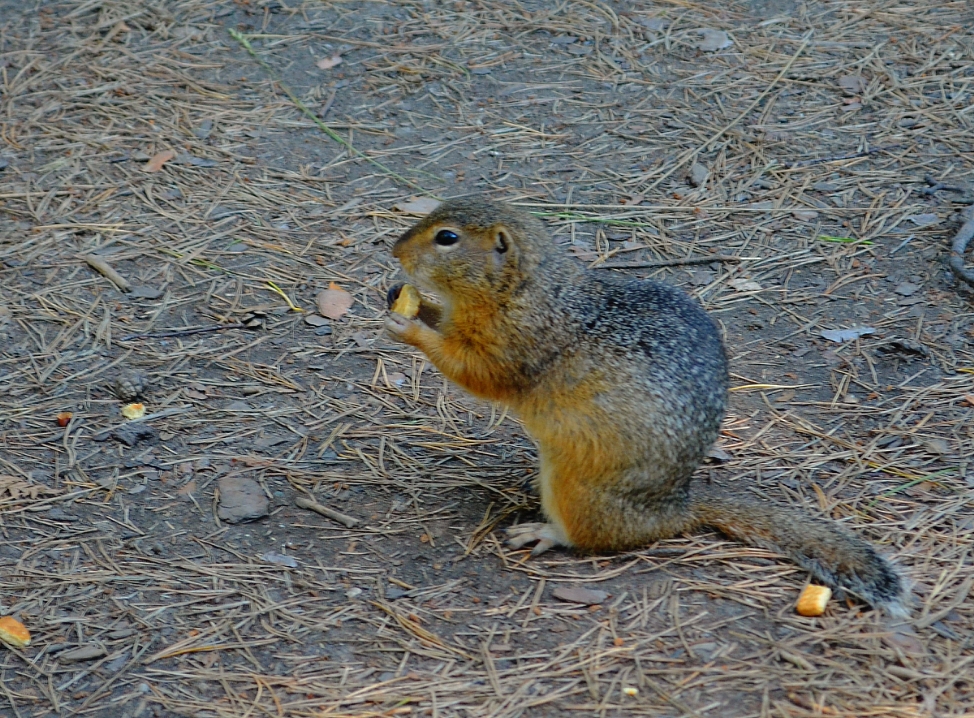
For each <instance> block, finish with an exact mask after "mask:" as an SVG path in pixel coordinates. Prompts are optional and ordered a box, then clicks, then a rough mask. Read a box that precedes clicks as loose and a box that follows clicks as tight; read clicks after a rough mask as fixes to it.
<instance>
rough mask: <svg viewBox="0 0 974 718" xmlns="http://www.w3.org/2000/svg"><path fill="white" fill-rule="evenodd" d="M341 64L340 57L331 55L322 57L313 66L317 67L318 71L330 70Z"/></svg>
mask: <svg viewBox="0 0 974 718" xmlns="http://www.w3.org/2000/svg"><path fill="white" fill-rule="evenodd" d="M341 64H342V56H341V55H332V56H331V57H323V58H321V59H320V60H318V62H316V63H315V65H317V66H318V69H319V70H330V69H331V68H333V67H335V66H337V65H341Z"/></svg>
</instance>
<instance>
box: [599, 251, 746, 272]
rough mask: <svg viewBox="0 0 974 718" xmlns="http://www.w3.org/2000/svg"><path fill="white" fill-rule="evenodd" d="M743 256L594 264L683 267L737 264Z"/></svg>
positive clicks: (604, 267)
mask: <svg viewBox="0 0 974 718" xmlns="http://www.w3.org/2000/svg"><path fill="white" fill-rule="evenodd" d="M740 261H741V257H735V256H733V255H731V254H712V255H710V256H709V257H684V258H682V259H660V260H659V261H656V262H613V263H612V264H593V265H591V266H592V267H593V268H594V269H646V268H650V267H683V266H687V265H691V264H710V263H711V262H730V263H733V264H736V263H737V262H740Z"/></svg>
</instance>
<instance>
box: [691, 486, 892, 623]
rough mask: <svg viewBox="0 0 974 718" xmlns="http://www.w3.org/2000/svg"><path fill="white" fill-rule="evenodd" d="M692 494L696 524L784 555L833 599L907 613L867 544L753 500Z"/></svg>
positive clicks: (828, 524)
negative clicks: (857, 600)
mask: <svg viewBox="0 0 974 718" xmlns="http://www.w3.org/2000/svg"><path fill="white" fill-rule="evenodd" d="M694 488H695V489H696V488H697V487H694ZM700 489H702V490H700ZM698 491H699V493H698V494H697V495H696V496H693V497H692V499H691V510H692V512H693V515H694V518H695V519H696V520H697V521H698V522H699V524H700V525H705V526H712V527H713V528H716V529H718V530H720V531H721V532H723V533H725V534H727V535H728V536H730V537H731V538H734V539H737V540H738V541H740V542H741V543H745V544H750V545H752V546H759V547H761V548H766V549H770V550H772V551H777V552H779V553H781V554H784V555H785V556H788V557H789V558H791V560H793V561H794V562H795V563H797V564H798V565H799V566H801V567H802V568H804V569H807V570H808V571H809V572H810V573H811V574H812V576H814V577H815V578H816V579H818V580H819V581H821V582H822V583H824V584H826V585H827V586H829V587H830V588H831V589H832V590H833V591H835V593H836V597H838V598H841V597H842V596H843V594H844V593H845V592H848V593H851V594H853V595H854V596H857V597H858V598H860V599H862V600H864V601H866V602H867V603H869V604H871V605H872V606H874V607H876V608H882V609H884V610H886V611H887V612H888V613H889V614H890V615H891V616H895V617H905V616H907V615H908V614H909V612H908V610H907V609H906V607H905V605H904V591H903V583H902V580H901V578H900V576H899V574H898V573H897V572H896V570H895V569H894V568H893V567H892V566H891V565H890V563H889V562H888V561H887V560H886V559H884V558H883V557H882V556H880V555H879V554H878V553H877V552H876V550H875V549H874V548H873V547H872V546H871V545H870V544H869V543H867V542H866V541H863V540H862V539H860V538H858V537H856V536H853V535H852V534H850V533H849V532H847V531H846V530H845V529H843V528H841V527H839V526H838V525H837V524H836V523H834V522H832V521H829V520H827V519H820V518H815V517H812V516H809V515H807V514H805V513H802V512H800V511H796V510H794V509H790V508H787V507H784V506H779V505H776V504H772V503H770V502H766V501H761V500H759V499H754V500H750V499H741V498H738V497H732V496H727V495H726V494H722V493H720V492H717V491H714V490H712V489H708V487H706V486H703V487H699V489H698Z"/></svg>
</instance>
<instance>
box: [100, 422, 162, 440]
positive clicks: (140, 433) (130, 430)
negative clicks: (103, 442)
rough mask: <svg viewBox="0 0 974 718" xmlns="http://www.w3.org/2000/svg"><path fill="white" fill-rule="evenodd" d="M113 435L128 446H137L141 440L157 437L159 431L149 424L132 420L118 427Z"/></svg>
mask: <svg viewBox="0 0 974 718" xmlns="http://www.w3.org/2000/svg"><path fill="white" fill-rule="evenodd" d="M111 435H112V436H113V437H115V438H116V439H118V440H119V441H121V442H122V443H123V444H125V445H126V446H135V445H136V444H138V443H139V442H140V441H151V440H153V439H155V438H157V437H158V432H156V430H155V429H154V428H152V427H151V426H149V425H148V424H144V423H142V422H132V423H130V424H125V425H123V426H120V427H118V428H117V429H115V430H114V431H113V432H112V434H111Z"/></svg>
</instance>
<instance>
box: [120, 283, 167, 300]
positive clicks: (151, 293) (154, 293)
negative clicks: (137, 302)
mask: <svg viewBox="0 0 974 718" xmlns="http://www.w3.org/2000/svg"><path fill="white" fill-rule="evenodd" d="M128 296H129V297H130V298H133V299H158V298H159V297H161V296H162V290H161V289H156V288H155V287H145V286H139V287H132V291H131V292H129V293H128Z"/></svg>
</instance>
